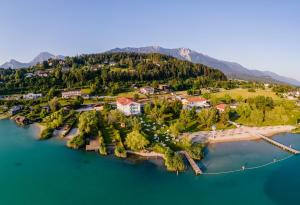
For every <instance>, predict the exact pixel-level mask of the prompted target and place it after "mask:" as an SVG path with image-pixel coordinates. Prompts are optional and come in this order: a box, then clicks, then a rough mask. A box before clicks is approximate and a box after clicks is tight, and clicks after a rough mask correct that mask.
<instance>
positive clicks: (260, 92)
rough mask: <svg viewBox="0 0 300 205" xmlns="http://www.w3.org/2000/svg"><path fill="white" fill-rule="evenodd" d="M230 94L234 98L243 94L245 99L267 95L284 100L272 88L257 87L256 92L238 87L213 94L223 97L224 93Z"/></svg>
mask: <svg viewBox="0 0 300 205" xmlns="http://www.w3.org/2000/svg"><path fill="white" fill-rule="evenodd" d="M226 94H228V95H230V96H231V97H232V98H234V99H236V98H238V97H239V96H241V97H242V98H243V99H245V98H250V97H256V96H259V95H262V96H265V97H272V98H273V100H282V99H281V98H280V97H279V96H277V95H276V94H275V93H274V92H273V91H272V90H270V89H266V90H262V89H257V90H256V92H248V89H242V88H237V89H233V90H224V91H221V92H218V93H213V94H212V96H215V97H222V96H224V95H226Z"/></svg>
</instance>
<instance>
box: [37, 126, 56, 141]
mask: <svg viewBox="0 0 300 205" xmlns="http://www.w3.org/2000/svg"><path fill="white" fill-rule="evenodd" d="M53 131H54V129H52V128H50V127H47V128H46V129H44V130H43V131H42V133H41V136H40V139H41V140H46V139H49V138H51V137H52V134H53Z"/></svg>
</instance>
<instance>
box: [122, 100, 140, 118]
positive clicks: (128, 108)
mask: <svg viewBox="0 0 300 205" xmlns="http://www.w3.org/2000/svg"><path fill="white" fill-rule="evenodd" d="M117 109H118V110H119V111H121V112H122V113H124V114H125V115H138V114H140V113H141V104H140V103H138V102H135V101H134V100H133V99H132V98H125V97H120V98H118V99H117Z"/></svg>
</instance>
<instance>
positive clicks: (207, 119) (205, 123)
mask: <svg viewBox="0 0 300 205" xmlns="http://www.w3.org/2000/svg"><path fill="white" fill-rule="evenodd" d="M218 118H219V116H218V111H217V110H216V109H214V108H210V109H203V110H201V111H200V112H199V113H198V119H199V124H200V127H203V128H211V126H212V125H214V124H215V123H216V122H217V121H218Z"/></svg>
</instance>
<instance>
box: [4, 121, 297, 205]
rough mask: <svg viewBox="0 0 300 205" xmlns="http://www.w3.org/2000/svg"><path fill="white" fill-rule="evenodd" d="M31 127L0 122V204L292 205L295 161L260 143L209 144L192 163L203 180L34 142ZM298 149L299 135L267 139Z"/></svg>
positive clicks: (52, 142) (190, 173)
mask: <svg viewBox="0 0 300 205" xmlns="http://www.w3.org/2000/svg"><path fill="white" fill-rule="evenodd" d="M35 132H36V129H35V128H34V127H29V128H21V127H18V126H16V125H15V123H14V122H12V121H10V120H2V121H0V204H3V205H19V204H20V205H21V204H22V205H27V204H28V205H40V204H43V205H53V204H58V205H85V204H96V203H97V204H110V205H117V204H118V205H119V204H130V205H135V204H139V205H140V204H143V205H148V204H149V205H150V204H152V205H153V204H158V205H160V204H178V205H179V204H188V205H189V204H201V205H206V204H207V205H208V204H209V205H219V204H223V205H225V204H226V205H227V204H228V205H236V204H238V205H239V204H243V205H248V204H249V205H255V204H264V205H275V204H276V205H287V204H300V202H298V187H299V185H300V158H299V157H298V156H293V157H291V158H288V159H286V160H283V161H281V162H278V163H274V164H271V165H268V166H265V167H262V168H258V169H253V170H245V171H239V172H233V173H229V174H218V173H219V172H224V171H231V170H237V169H240V168H241V167H242V166H245V167H246V168H250V167H255V166H260V165H263V164H266V163H269V162H272V161H274V159H276V160H279V159H282V158H285V157H287V156H289V153H286V152H284V151H282V150H280V149H278V148H277V147H274V146H272V145H270V144H267V143H266V142H263V141H245V142H234V143H222V144H215V145H211V146H210V147H209V148H208V150H207V153H206V158H205V159H204V160H203V162H200V163H199V164H200V165H201V166H202V167H204V169H205V173H206V174H205V175H201V176H195V175H194V173H193V171H192V170H191V169H188V170H187V171H186V172H184V173H181V174H179V175H176V174H175V173H169V172H167V171H166V170H165V169H164V168H163V167H160V166H157V165H155V164H154V163H151V162H149V161H134V160H121V159H117V158H115V157H112V156H108V157H101V156H99V155H98V154H96V153H87V152H83V151H77V150H71V149H68V148H67V147H66V146H65V144H64V142H63V141H59V140H56V139H52V140H48V141H38V140H36V138H35V135H36V133H35ZM274 139H275V140H278V141H280V142H281V143H284V144H286V145H290V144H292V145H293V147H294V148H296V149H300V135H296V134H282V135H277V136H275V137H274Z"/></svg>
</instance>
